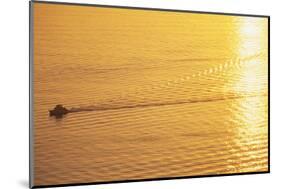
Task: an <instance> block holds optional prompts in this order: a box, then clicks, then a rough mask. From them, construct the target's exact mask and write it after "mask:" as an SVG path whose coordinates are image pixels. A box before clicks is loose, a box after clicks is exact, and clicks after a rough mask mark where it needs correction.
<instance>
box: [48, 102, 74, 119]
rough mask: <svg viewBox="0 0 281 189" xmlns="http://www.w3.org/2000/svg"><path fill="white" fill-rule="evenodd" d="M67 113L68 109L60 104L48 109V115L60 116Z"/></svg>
mask: <svg viewBox="0 0 281 189" xmlns="http://www.w3.org/2000/svg"><path fill="white" fill-rule="evenodd" d="M67 113H69V110H68V109H67V108H65V107H63V106H62V105H60V104H58V105H56V106H55V108H54V109H53V110H49V115H50V116H55V117H56V118H60V117H62V116H63V115H65V114H67Z"/></svg>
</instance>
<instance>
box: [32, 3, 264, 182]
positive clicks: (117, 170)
mask: <svg viewBox="0 0 281 189" xmlns="http://www.w3.org/2000/svg"><path fill="white" fill-rule="evenodd" d="M93 9H94V8H87V7H81V9H79V8H78V7H75V10H74V9H73V8H72V7H71V6H69V7H68V8H67V6H58V5H45V4H44V6H43V5H39V4H37V7H35V15H37V16H36V17H35V20H34V83H33V85H34V120H33V123H34V178H35V180H34V182H35V185H45V184H48V185H50V184H65V183H86V182H99V181H113V180H130V179H146V178H158V177H174V176H175V177H177V176H194V175H209V174H211V175H214V174H227V173H242V172H243V173H244V172H260V171H267V170H268V93H267V90H268V75H267V70H268V62H267V56H268V54H267V48H266V45H267V42H266V40H265V39H264V38H267V35H261V36H255V35H254V34H255V33H254V34H253V33H251V35H248V33H247V32H251V31H255V32H256V31H259V28H260V27H261V28H266V27H265V26H264V25H263V24H259V22H257V21H256V20H255V19H258V18H254V19H248V18H246V17H243V18H240V17H231V16H225V17H224V16H210V15H208V16H207V15H203V14H175V13H173V14H169V13H167V12H166V13H163V14H162V13H160V12H159V13H157V12H155V11H151V12H149V11H144V12H142V14H138V13H137V12H138V11H136V12H134V11H132V10H130V11H132V12H131V15H130V16H128V15H127V13H126V12H122V11H125V10H118V9H116V10H115V9H114V10H107V9H102V8H96V9H95V10H94V11H92V10H93ZM37 11H38V12H40V14H38V13H37V14H36V12H37ZM128 11H129V10H128ZM139 11H140V10H139ZM50 12H52V14H49V13H50ZM146 12H147V13H146ZM151 14H152V15H151ZM154 14H157V16H155V15H154ZM158 14H159V15H158ZM65 15H67V16H65ZM101 15H102V16H101ZM107 16H108V18H107ZM113 18H114V19H113ZM128 18H130V19H128ZM147 18H149V19H147ZM124 20H126V22H125V23H124ZM175 21H176V22H175ZM243 23H246V25H247V26H252V27H253V30H251V29H250V30H244V29H243V27H244V26H243ZM262 23H263V22H262ZM189 26H192V27H189ZM256 26H260V27H256ZM243 31H244V34H243V35H241V32H243ZM160 34H161V35H160ZM191 36H192V37H191ZM263 36H266V37H263ZM263 39H264V40H263ZM241 49H242V50H241ZM140 55H141V56H140ZM55 104H63V105H65V106H66V107H67V108H73V109H72V111H73V112H75V113H73V114H67V115H66V116H64V117H63V119H55V118H53V117H49V115H48V109H50V108H52V107H53V106H54V105H55Z"/></svg>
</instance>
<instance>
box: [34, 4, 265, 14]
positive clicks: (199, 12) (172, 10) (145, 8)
mask: <svg viewBox="0 0 281 189" xmlns="http://www.w3.org/2000/svg"><path fill="white" fill-rule="evenodd" d="M31 1H32V2H34V3H43V4H57V5H72V6H88V7H100V8H119V9H133V10H150V11H168V12H178V13H197V14H213V15H224V16H243V17H258V18H268V17H270V16H269V15H255V14H243V13H241V14H240V13H224V12H208V11H193V10H183V9H182V10H177V9H166V8H148V7H133V6H121V5H103V4H90V3H73V2H72V3H70V2H59V1H40V0H31Z"/></svg>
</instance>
